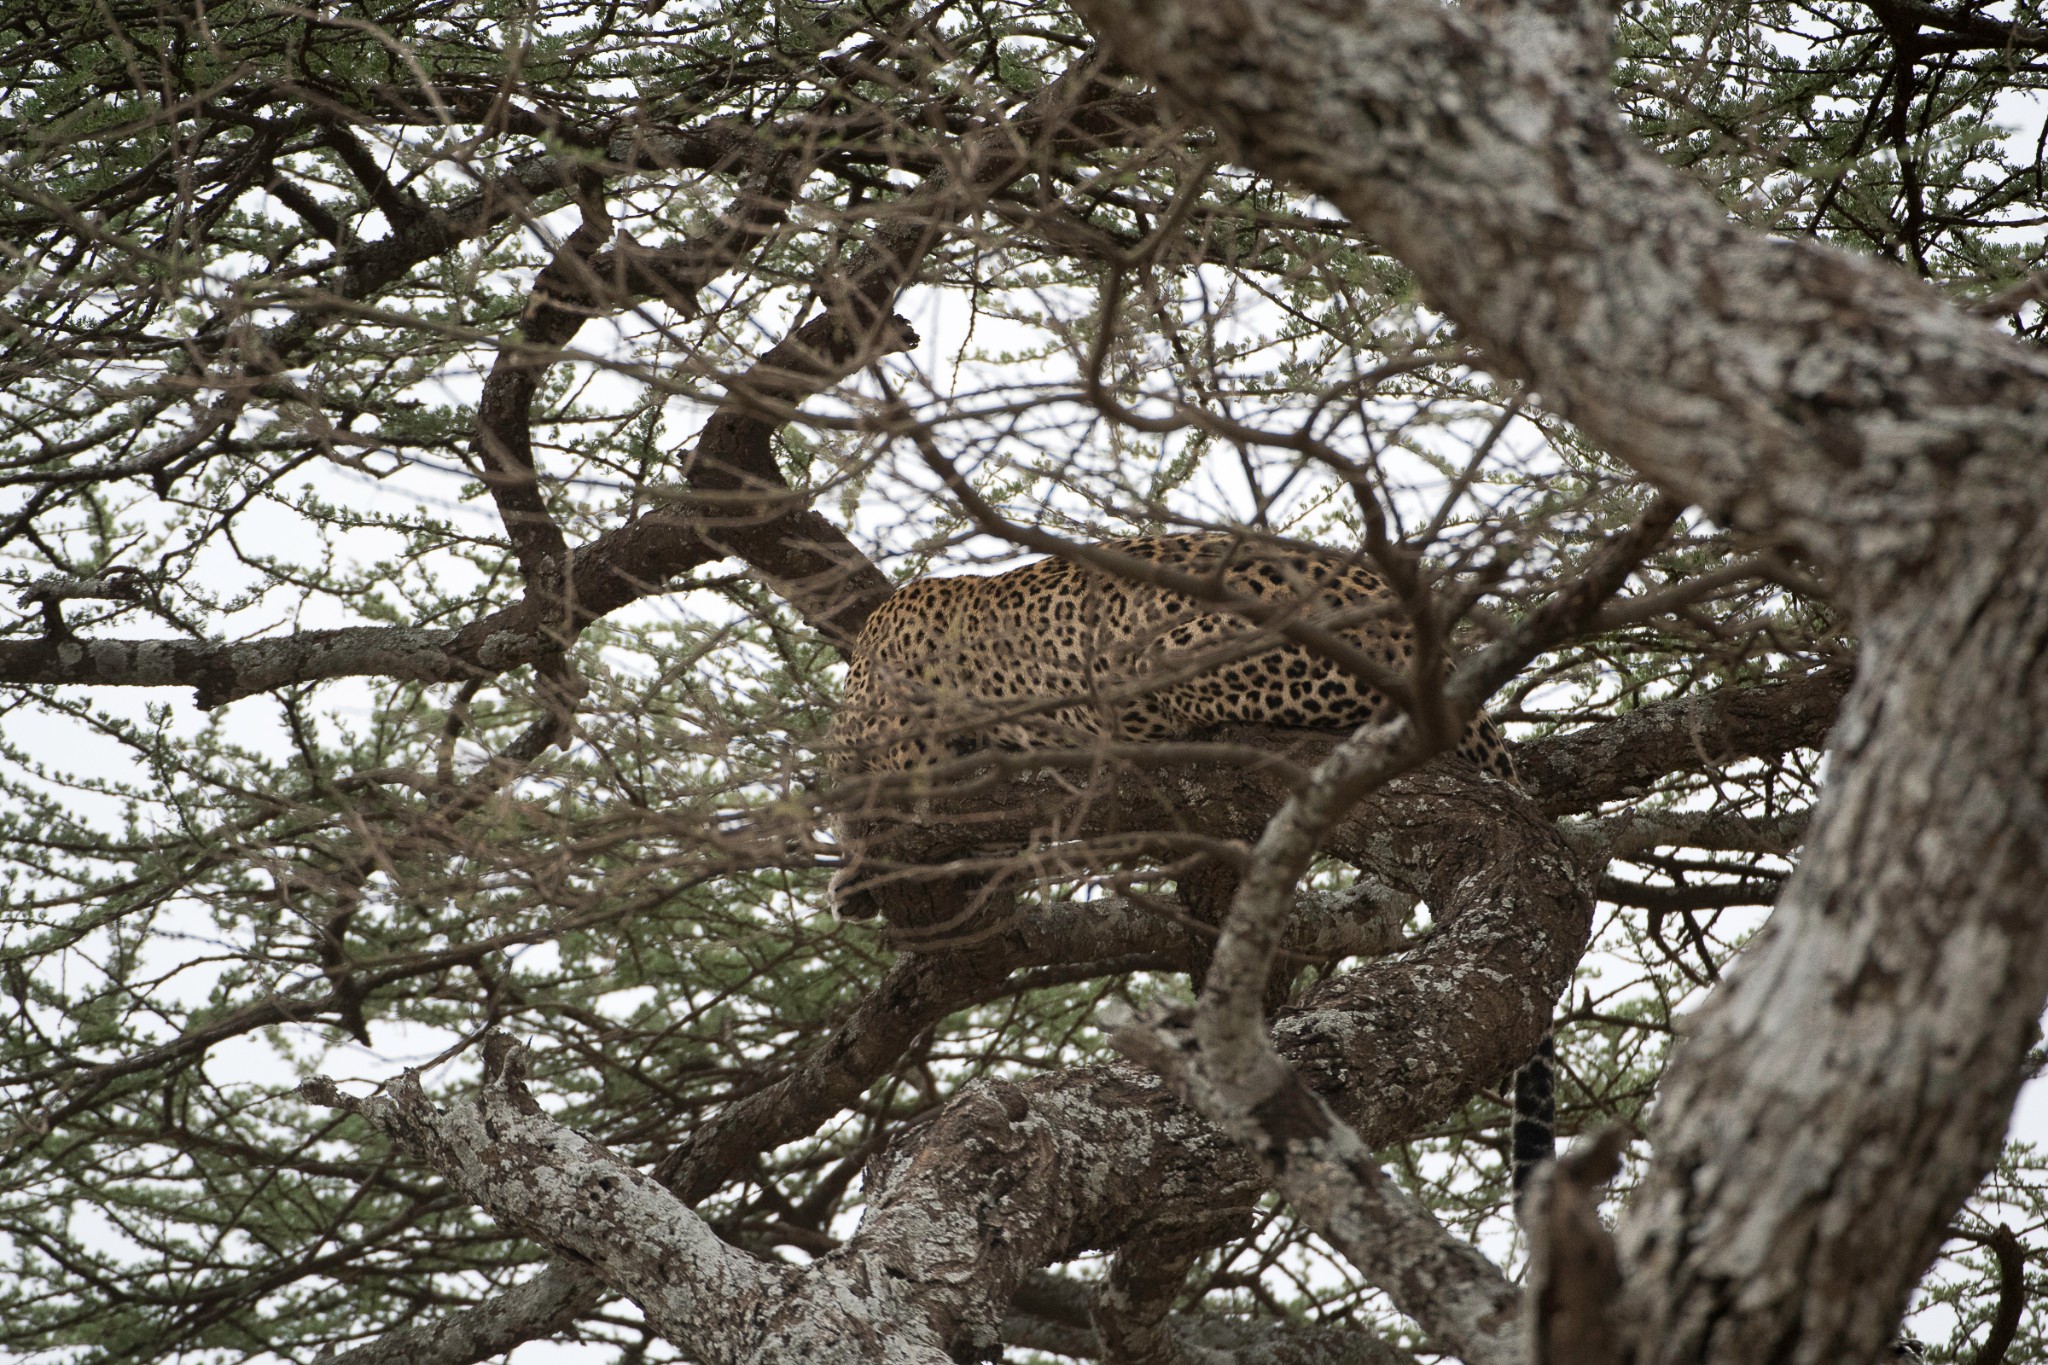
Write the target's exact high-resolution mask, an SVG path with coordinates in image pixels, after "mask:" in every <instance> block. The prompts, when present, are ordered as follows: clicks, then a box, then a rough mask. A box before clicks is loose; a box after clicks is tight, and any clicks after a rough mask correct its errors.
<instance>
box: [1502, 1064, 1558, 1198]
mask: <svg viewBox="0 0 2048 1365" xmlns="http://www.w3.org/2000/svg"><path fill="white" fill-rule="evenodd" d="M1510 1152H1511V1156H1510V1161H1509V1167H1508V1169H1509V1171H1510V1173H1511V1177H1512V1179H1513V1181H1514V1188H1515V1194H1516V1195H1517V1196H1519V1195H1520V1194H1521V1193H1522V1190H1523V1188H1524V1187H1525V1186H1527V1185H1528V1183H1529V1177H1530V1176H1532V1175H1534V1174H1535V1173H1536V1168H1537V1167H1539V1166H1541V1165H1542V1164H1543V1163H1544V1162H1546V1161H1550V1160H1552V1159H1554V1158H1555V1157H1556V1156H1557V1043H1556V1041H1555V1039H1553V1038H1552V1037H1551V1035H1549V1034H1547V1033H1546V1034H1545V1035H1543V1041H1542V1042H1541V1043H1538V1044H1537V1045H1536V1055H1535V1056H1533V1057H1531V1058H1530V1059H1529V1060H1528V1061H1526V1062H1524V1063H1522V1067H1521V1070H1519V1071H1517V1072H1515V1126H1514V1132H1513V1138H1512V1146H1511V1148H1510Z"/></svg>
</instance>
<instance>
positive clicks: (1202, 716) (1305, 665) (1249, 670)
mask: <svg viewBox="0 0 2048 1365" xmlns="http://www.w3.org/2000/svg"><path fill="white" fill-rule="evenodd" d="M1103 548H1105V549H1108V550H1113V551H1115V552H1116V553H1118V554H1120V555H1122V556H1125V557H1126V558H1128V559H1131V560H1135V561H1137V562H1139V563H1140V564H1144V565H1155V566H1159V567H1162V568H1167V569H1172V570H1177V571H1179V572H1182V573H1186V574H1191V575H1195V576H1198V577H1201V578H1204V579H1208V580H1210V581H1213V582H1215V583H1217V584H1218V585H1219V586H1220V587H1221V588H1222V589H1223V591H1224V592H1226V593H1228V594H1229V595H1230V596H1232V597H1234V598H1237V599H1240V600H1249V601H1252V602H1256V603H1259V604H1261V605H1262V606H1265V607H1269V608H1278V609H1280V611H1281V615H1282V618H1283V619H1285V620H1290V621H1298V622H1301V623H1303V624H1307V625H1314V626H1320V627H1322V628H1324V629H1327V630H1329V631H1330V633H1332V634H1334V635H1335V636H1337V637H1338V638H1339V639H1341V640H1343V641H1344V642H1345V643H1346V644H1349V645H1352V646H1354V647H1356V648H1357V649H1359V650H1360V651H1362V652H1364V653H1365V654H1366V655H1368V656H1369V657H1371V658H1373V659H1375V660H1377V661H1379V662H1381V663H1383V664H1385V665H1386V666H1387V668H1388V669H1389V670H1391V671H1395V672H1399V671H1401V670H1402V669H1404V668H1405V667H1406V666H1407V664H1408V663H1409V662H1410V661H1411V660H1412V658H1413V656H1414V653H1415V640H1414V634H1415V633H1414V630H1413V629H1412V628H1411V627H1410V626H1409V624H1408V622H1407V621H1406V620H1405V619H1403V617H1402V616H1401V613H1400V605H1399V602H1398V600H1397V598H1396V597H1395V595H1394V593H1393V591H1392V590H1391V589H1390V588H1389V587H1388V586H1387V583H1386V581H1385V580H1384V579H1383V578H1381V577H1380V575H1378V574H1377V573H1375V572H1373V570H1371V569H1370V568H1367V567H1366V566H1365V565H1363V564H1360V563H1359V562H1357V561H1356V560H1354V559H1349V558H1346V557H1344V556H1342V555H1338V554H1335V553H1333V552H1330V551H1322V550H1308V549H1283V548H1276V547H1271V546H1267V545H1262V544H1258V543H1253V542H1243V541H1239V540H1237V539H1234V538H1232V537H1230V536H1222V535H1177V536H1148V537H1146V538H1144V539H1140V540H1125V541H1114V542H1111V543H1109V544H1108V545H1106V546H1104V547H1103ZM1274 639H1275V637H1274V632H1273V628H1272V626H1271V624H1264V625H1262V624H1256V623H1254V622H1252V621H1250V620H1248V619H1247V618H1246V616H1245V615H1243V614H1242V613H1239V612H1233V611H1230V610H1227V609H1225V608H1223V607H1215V606H1205V605H1203V604H1201V603H1199V602H1196V601H1194V600H1193V599H1191V598H1188V597H1186V596H1183V595H1181V594H1180V593H1177V592H1173V591H1171V590H1169V589H1167V588H1164V587H1160V586H1156V585H1153V584H1150V583H1145V582H1138V581H1133V580H1130V579H1123V578H1115V577H1111V576H1110V575H1108V574H1105V573H1103V572H1101V571H1099V570H1097V569H1094V568H1091V567H1087V566H1084V565H1081V564H1077V563H1074V562H1071V561H1068V560H1063V559H1045V560H1040V561H1039V562H1037V563H1035V564H1028V565H1026V566H1024V567H1023V568H1021V569H1013V570H1011V571H1010V572H1008V573H1003V574H996V575H994V576H991V577H971V576H961V577H951V578H920V579H918V580H916V581H915V582H911V583H906V584H905V585H904V586H903V587H901V588H899V589H898V590H897V591H896V592H895V594H894V595H893V596H891V597H890V598H889V600H888V601H887V602H885V603H884V604H883V605H882V606H881V607H879V608H877V609H876V611H875V613H874V615H873V616H871V617H869V618H868V621H867V624H866V626H865V627H864V628H863V629H862V631H861V633H860V639H859V641H858V642H857V643H856V645H855V646H854V653H853V659H852V663H851V665H850V666H849V668H848V671H847V677H846V692H845V699H844V701H843V703H842V704H841V708H840V713H839V718H838V722H837V724H836V726H835V729H834V734H833V744H832V748H833V753H834V767H835V769H836V770H837V771H838V772H839V773H840V774H845V773H849V772H859V771H868V772H873V771H890V770H902V769H909V768H917V767H925V766H929V765H931V764H933V763H935V762H938V761H941V760H943V759H944V758H946V757H949V756H953V755H958V754H963V753H969V752H972V751H974V750H976V749H979V748H983V747H986V746H988V745H990V744H993V745H994V746H995V747H998V748H1006V749H1031V748H1046V747H1071V746H1074V745H1078V744H1083V743H1086V742H1087V741H1089V740H1091V739H1104V738H1108V739H1114V740H1125V741H1132V742H1144V741H1147V740H1165V739H1177V738H1182V737H1185V736H1188V735H1192V734H1196V733H1198V732H1200V731H1202V730H1205V729H1207V728H1209V727H1211V726H1215V725H1223V724H1229V723H1233V722H1235V723H1240V724H1261V725H1284V726H1299V727H1304V728H1308V729H1317V730H1352V729H1356V728H1357V727H1358V726H1360V725H1364V724H1368V723H1371V722H1375V721H1383V720H1388V719H1391V718H1392V717H1393V715H1394V714H1395V710H1394V707H1393V705H1392V704H1391V703H1390V702H1389V701H1388V699H1387V698H1386V697H1385V696H1384V695H1382V694H1381V693H1380V692H1379V691H1377V690H1376V689H1374V688H1372V687H1371V686H1369V685H1367V684H1366V683H1364V682H1362V681H1361V680H1360V679H1359V678H1357V677H1356V676H1354V675H1353V674H1352V673H1351V672H1350V671H1348V670H1347V669H1345V668H1344V667H1342V666H1341V665H1339V664H1337V663H1333V662H1332V661H1331V660H1330V659H1328V658H1327V657H1325V656H1324V655H1323V654H1320V653H1318V652H1317V651H1316V650H1314V649H1313V648H1311V647H1309V646H1308V645H1306V644H1299V643H1295V642H1292V641H1287V640H1281V641H1279V642H1277V643H1275V642H1274ZM1458 752H1459V753H1460V754H1462V755H1464V756H1465V757H1466V758H1468V759H1470V760H1471V761H1472V762H1474V763H1476V764H1478V765H1479V766H1481V767H1482V768H1484V769H1486V770H1487V771H1489V772H1492V773H1494V774H1495V775H1497V776H1500V777H1504V778H1508V779H1509V780H1513V778H1514V764H1513V762H1512V761H1511V760H1510V758H1509V757H1508V752H1507V748H1506V746H1505V745H1504V744H1503V743H1502V742H1501V737H1500V733H1499V731H1497V730H1496V729H1495V728H1494V726H1493V723H1492V722H1491V721H1489V720H1487V719H1486V718H1485V717H1483V716H1482V717H1480V718H1479V719H1477V720H1475V721H1474V722H1473V723H1472V724H1471V726H1470V727H1468V728H1467V730H1466V732H1465V735H1464V737H1463V740H1462V742H1461V743H1460V744H1459V746H1458Z"/></svg>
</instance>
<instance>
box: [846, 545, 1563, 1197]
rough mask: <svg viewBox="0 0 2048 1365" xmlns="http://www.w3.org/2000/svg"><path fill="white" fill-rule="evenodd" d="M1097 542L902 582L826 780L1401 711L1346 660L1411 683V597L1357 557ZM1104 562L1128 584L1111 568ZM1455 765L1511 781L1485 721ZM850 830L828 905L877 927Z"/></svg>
mask: <svg viewBox="0 0 2048 1365" xmlns="http://www.w3.org/2000/svg"><path fill="white" fill-rule="evenodd" d="M1088 549H1089V550H1091V551H1093V553H1088V552H1084V553H1083V554H1081V555H1077V556H1074V557H1064V556H1053V557H1051V558H1047V559H1042V560H1038V561H1036V562H1034V563H1030V564H1026V565H1024V566H1023V567H1021V568H1017V569H1011V570H1009V571H1008V572H1004V573H997V574H992V575H966V574H963V575H947V576H936V577H926V578H918V579H914V580H912V581H910V582H908V583H905V584H904V585H902V586H901V587H899V588H898V589H896V591H895V592H894V593H892V594H891V595H890V596H889V597H888V598H887V599H886V600H885V601H884V602H883V603H882V604H881V605H880V606H878V607H877V608H876V609H875V610H874V611H873V612H872V613H871V614H870V615H869V617H868V619H867V621H866V622H865V623H864V624H863V626H862V628H861V630H860V633H859V636H858V638H857V640H856V641H855V644H854V646H853V651H852V655H851V657H850V659H849V660H848V666H847V672H846V681H845V686H844V690H843V693H842V700H841V703H840V707H839V710H838V712H837V714H836V716H835V718H834V721H833V725H832V728H831V731H830V735H829V738H828V744H827V753H828V772H829V775H830V776H831V777H832V778H833V779H835V780H840V781H843V780H846V779H849V778H853V777H856V776H859V775H862V774H887V773H899V774H913V775H914V774H915V773H917V772H918V771H920V770H928V769H932V768H936V767H939V766H941V765H943V764H945V763H947V762H948V761H949V760H959V759H971V758H972V756H973V755H975V754H978V753H982V752H985V751H988V750H991V749H994V750H1011V751H1030V750H1034V749H1051V748H1076V747H1086V746H1090V745H1101V744H1103V743H1105V742H1111V743H1127V744H1139V745H1142V744H1148V743H1152V744H1156V743H1159V742H1162V741H1171V740H1181V739H1189V738H1194V737H1197V736H1199V735H1200V734H1201V733H1202V732H1203V731H1205V730H1209V729H1212V728H1214V727H1217V726H1222V725H1229V724H1250V725H1269V726H1276V727H1288V728H1298V729H1307V730H1326V731H1341V732H1350V731H1353V730H1356V729H1358V728H1359V727H1361V726H1365V725H1370V724H1376V723H1382V722H1386V721H1391V720H1393V719H1394V718H1395V717H1396V716H1397V715H1399V714H1400V708H1399V706H1398V705H1397V704H1396V703H1395V702H1394V700H1393V699H1392V698H1390V697H1389V696H1388V695H1387V694H1386V693H1385V692H1384V691H1382V690H1381V689H1380V688H1377V687H1375V686H1373V685H1372V684H1371V682H1369V681H1367V679H1366V678H1364V677H1361V676H1360V674H1361V671H1362V670H1359V669H1357V668H1356V667H1354V666H1352V665H1351V664H1350V663H1347V662H1346V661H1345V660H1344V659H1343V658H1342V657H1341V655H1342V653H1343V651H1344V650H1345V649H1348V650H1350V651H1353V652H1355V653H1356V654H1359V655H1362V656H1363V657H1364V658H1365V659H1366V660H1368V661H1370V662H1371V663H1373V664H1376V665H1378V666H1379V668H1380V669H1381V670H1382V671H1383V672H1384V674H1386V675H1392V676H1399V675H1401V674H1402V673H1404V672H1406V671H1407V670H1409V669H1410V668H1411V667H1412V665H1413V663H1414V660H1415V655H1416V648H1417V644H1416V632H1415V628H1414V626H1413V624H1412V623H1411V622H1410V620H1409V618H1408V616H1407V614H1406V612H1405V611H1404V610H1403V608H1402V603H1401V598H1400V594H1399V593H1398V592H1396V591H1395V589H1394V587H1393V586H1392V585H1391V584H1390V583H1389V581H1388V580H1387V578H1386V576H1385V575H1384V574H1382V573H1380V572H1379V571H1378V570H1376V569H1375V568H1373V567H1372V566H1371V565H1370V564H1368V563H1366V562H1364V561H1363V560H1362V558H1361V557H1360V556H1358V555H1355V554H1344V553H1340V552H1338V551H1334V550H1330V549H1326V548H1321V547H1316V546H1307V545H1302V544H1300V543H1284V544H1283V543H1277V542H1274V541H1270V540H1261V539H1254V538H1251V537H1247V536H1242V535H1235V534H1229V533H1216V532H1191V533H1184V534H1169V535H1150V536H1140V537H1134V538H1129V539H1122V540H1111V541H1104V542H1100V543H1098V544H1096V545H1094V546H1092V547H1088ZM1105 556H1110V557H1113V558H1114V562H1115V567H1116V568H1117V570H1118V571H1117V572H1114V573H1112V572H1110V571H1108V570H1107V569H1106V568H1105V567H1102V565H1103V562H1104V559H1105ZM1175 578H1178V579H1179V581H1180V585H1181V586H1189V585H1190V584H1191V583H1193V584H1198V585H1199V586H1200V588H1201V589H1202V591H1201V593H1200V594H1199V596H1197V595H1191V594H1190V593H1188V592H1184V591H1180V590H1179V588H1178V587H1176V586H1175V585H1174V584H1173V582H1172V581H1171V580H1172V579H1175ZM1332 640H1334V641H1335V642H1336V643H1337V645H1338V648H1337V649H1335V650H1333V649H1331V648H1330V647H1329V643H1330V642H1331V641H1332ZM1456 753H1457V754H1458V755H1459V756H1460V757H1461V758H1463V759H1464V760H1466V761H1467V762H1469V763H1471V764H1473V765H1475V766H1476V767H1478V768H1479V769H1480V770H1481V771H1482V772H1484V773H1488V774H1490V775H1492V776H1493V777H1496V778H1499V779H1502V780H1504V781H1506V782H1509V783H1515V782H1516V773H1515V765H1514V760H1513V758H1512V756H1511V755H1510V752H1509V749H1508V746H1507V744H1506V742H1505V741H1504V739H1503V738H1502V735H1501V732H1500V730H1499V728H1498V727H1497V726H1496V725H1495V723H1494V722H1493V720H1492V719H1491V718H1490V717H1488V716H1487V715H1486V714H1485V713H1484V712H1481V713H1479V714H1478V715H1476V716H1475V717H1474V718H1473V719H1472V720H1471V722H1470V723H1469V724H1467V725H1466V727H1465V729H1464V731H1463V733H1462V735H1461V736H1460V738H1459V740H1458V743H1457V745H1456ZM838 833H839V842H840V845H841V851H842V854H843V857H842V861H841V866H840V869H839V872H838V873H837V874H836V875H835V876H834V878H833V885H832V889H831V900H832V904H833V908H834V910H835V911H836V912H838V913H839V914H840V915H841V916H842V918H854V917H866V916H871V915H873V914H875V913H877V911H878V909H879V907H878V906H877V905H876V903H875V898H874V897H873V896H872V895H870V894H868V893H867V892H866V891H865V890H864V889H863V888H862V887H860V885H859V877H858V874H857V869H858V867H859V864H860V861H861V859H860V848H859V840H858V838H857V836H856V833H855V829H854V828H853V827H851V826H850V825H842V826H841V828H840V830H839V831H838ZM1553 1056H1554V1053H1553V1051H1552V1042H1551V1040H1550V1039H1549V1038H1547V1037H1546V1038H1545V1040H1544V1042H1543V1044H1542V1046H1541V1048H1540V1049H1539V1051H1538V1053H1537V1055H1536V1056H1535V1057H1533V1058H1532V1059H1530V1061H1528V1062H1527V1063H1525V1064H1524V1065H1523V1066H1522V1067H1521V1069H1520V1070H1519V1071H1518V1073H1517V1074H1516V1076H1515V1078H1514V1081H1513V1095H1514V1104H1513V1109H1514V1122H1513V1126H1512V1128H1511V1130H1510V1131H1511V1142H1510V1146H1511V1152H1510V1169H1511V1173H1512V1185H1513V1188H1514V1190H1515V1192H1516V1194H1517V1196H1519V1195H1520V1194H1521V1193H1522V1191H1523V1189H1524V1187H1525V1186H1526V1185H1527V1183H1528V1181H1529V1179H1530V1177H1531V1175H1532V1173H1533V1172H1534V1171H1535V1170H1536V1169H1537V1168H1538V1167H1539V1166H1540V1164H1541V1163H1542V1162H1544V1161H1546V1160H1548V1159H1549V1158H1550V1156H1551V1155H1552V1154H1553V1153H1554V1150H1555V1146H1554V1136H1553V1131H1552V1108H1553V1100H1552V1090H1553V1082H1554V1076H1555V1063H1554V1061H1553V1060H1552V1058H1553Z"/></svg>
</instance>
